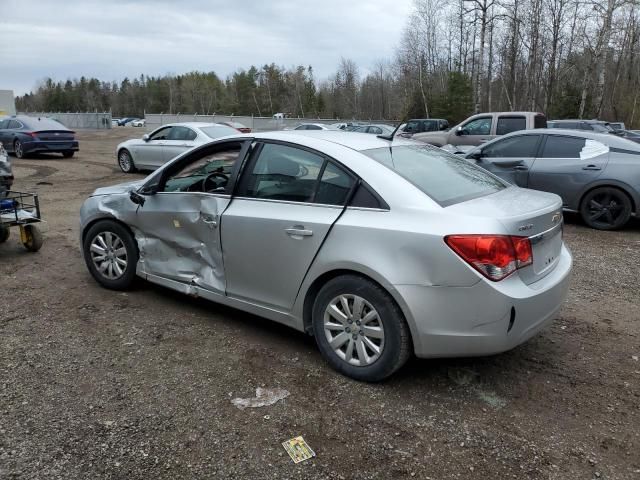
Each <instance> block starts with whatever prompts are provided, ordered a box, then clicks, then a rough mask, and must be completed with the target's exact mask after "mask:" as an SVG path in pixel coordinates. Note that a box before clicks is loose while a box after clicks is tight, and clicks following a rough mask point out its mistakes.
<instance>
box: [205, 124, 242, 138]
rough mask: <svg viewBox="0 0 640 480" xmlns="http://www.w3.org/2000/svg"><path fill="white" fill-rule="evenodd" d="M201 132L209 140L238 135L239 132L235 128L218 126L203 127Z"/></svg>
mask: <svg viewBox="0 0 640 480" xmlns="http://www.w3.org/2000/svg"><path fill="white" fill-rule="evenodd" d="M200 130H202V131H203V132H204V134H205V135H206V136H207V137H209V138H220V137H226V136H227V135H236V134H237V133H238V131H237V130H236V129H235V128H231V127H227V126H226V125H218V126H215V127H201V128H200Z"/></svg>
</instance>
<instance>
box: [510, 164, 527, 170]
mask: <svg viewBox="0 0 640 480" xmlns="http://www.w3.org/2000/svg"><path fill="white" fill-rule="evenodd" d="M514 170H521V171H526V170H529V167H525V166H524V165H516V166H515V167H514Z"/></svg>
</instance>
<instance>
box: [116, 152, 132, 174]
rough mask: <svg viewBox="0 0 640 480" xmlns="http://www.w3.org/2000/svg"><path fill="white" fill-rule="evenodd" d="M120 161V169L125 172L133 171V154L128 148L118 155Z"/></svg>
mask: <svg viewBox="0 0 640 480" xmlns="http://www.w3.org/2000/svg"><path fill="white" fill-rule="evenodd" d="M118 163H119V165H120V169H121V170H122V171H123V172H130V171H131V167H132V165H131V156H130V155H129V154H128V153H127V151H126V150H123V151H122V152H120V155H118Z"/></svg>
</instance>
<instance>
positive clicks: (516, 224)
mask: <svg viewBox="0 0 640 480" xmlns="http://www.w3.org/2000/svg"><path fill="white" fill-rule="evenodd" d="M447 210H450V211H452V212H453V211H455V212H456V213H459V214H460V215H466V216H474V217H475V216H478V217H486V218H491V219H495V220H498V221H499V222H500V223H501V224H502V225H503V226H504V227H505V231H504V232H478V233H504V234H506V235H513V236H518V237H528V238H529V240H530V241H531V249H532V252H533V264H532V265H529V266H527V267H524V268H522V269H519V270H518V274H519V275H520V278H522V280H523V281H524V282H525V283H527V284H530V283H533V282H535V281H537V280H539V279H541V278H542V277H544V276H546V275H547V274H549V273H550V272H551V271H552V270H553V269H554V268H555V267H556V265H557V263H558V261H559V260H560V252H561V249H562V244H563V242H562V224H563V217H562V199H561V198H560V197H559V196H558V195H555V194H553V193H547V192H539V191H536V190H528V189H525V188H518V187H510V188H506V189H504V190H501V191H499V192H497V193H494V194H491V195H487V196H485V197H481V198H475V199H473V200H468V201H466V202H462V203H458V204H455V205H452V206H450V207H447Z"/></svg>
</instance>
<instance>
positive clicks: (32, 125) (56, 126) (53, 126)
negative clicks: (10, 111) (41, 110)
mask: <svg viewBox="0 0 640 480" xmlns="http://www.w3.org/2000/svg"><path fill="white" fill-rule="evenodd" d="M18 120H19V121H21V122H22V123H23V124H24V126H25V127H27V128H29V129H31V130H35V131H39V130H68V128H67V127H65V126H64V125H63V124H61V123H60V122H58V121H56V120H54V119H52V118H45V117H31V118H18Z"/></svg>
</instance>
